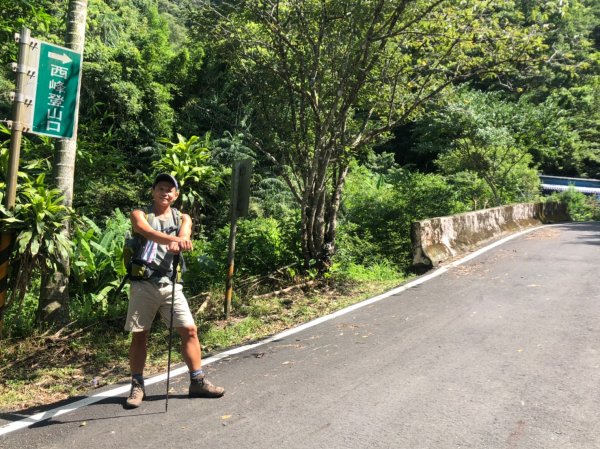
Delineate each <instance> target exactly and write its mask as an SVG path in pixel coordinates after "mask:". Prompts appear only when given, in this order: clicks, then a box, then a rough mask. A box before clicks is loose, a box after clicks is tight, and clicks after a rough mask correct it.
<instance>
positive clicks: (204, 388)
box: [177, 324, 225, 398]
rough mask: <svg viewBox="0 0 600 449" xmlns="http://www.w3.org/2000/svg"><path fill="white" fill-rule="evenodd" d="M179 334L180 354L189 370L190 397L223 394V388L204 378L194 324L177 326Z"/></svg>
mask: <svg viewBox="0 0 600 449" xmlns="http://www.w3.org/2000/svg"><path fill="white" fill-rule="evenodd" d="M177 333H179V335H180V336H181V354H182V356H183V360H185V364H186V365H187V367H188V369H189V370H190V390H189V395H190V397H200V398H219V397H221V396H223V395H224V394H225V389H224V388H222V387H217V386H215V385H213V384H211V383H210V382H209V381H208V380H206V377H205V374H204V371H202V360H201V349H200V341H199V340H198V329H197V328H196V325H195V324H191V325H187V326H184V327H178V328H177Z"/></svg>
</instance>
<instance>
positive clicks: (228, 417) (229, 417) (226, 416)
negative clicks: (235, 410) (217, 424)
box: [221, 415, 231, 419]
mask: <svg viewBox="0 0 600 449" xmlns="http://www.w3.org/2000/svg"><path fill="white" fill-rule="evenodd" d="M221 419H231V415H223V416H221Z"/></svg>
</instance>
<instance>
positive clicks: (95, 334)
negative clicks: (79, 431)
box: [0, 271, 405, 413]
mask: <svg viewBox="0 0 600 449" xmlns="http://www.w3.org/2000/svg"><path fill="white" fill-rule="evenodd" d="M373 273H374V271H371V272H370V275H367V274H366V273H365V276H364V278H363V280H360V281H356V280H352V281H350V280H348V279H345V280H344V279H337V280H335V281H333V280H329V281H328V282H326V283H323V284H320V285H319V286H318V287H313V288H311V289H304V290H294V291H291V292H289V293H287V294H285V295H281V296H273V297H257V298H250V299H246V300H244V301H239V300H237V298H236V300H237V301H236V302H234V311H233V313H232V316H231V317H230V320H229V321H224V320H219V319H216V318H215V317H216V316H217V312H216V311H217V310H218V309H219V308H220V304H219V302H220V300H219V301H214V303H213V304H212V307H208V308H207V309H205V311H204V312H202V313H199V314H197V324H198V327H199V332H200V339H201V342H202V349H203V356H204V357H207V356H209V355H210V354H211V353H215V352H218V351H222V350H224V349H227V348H230V347H233V346H238V345H242V344H247V343H249V342H253V341H257V340H260V339H263V338H265V337H268V336H271V335H274V334H276V333H278V332H280V331H282V330H285V329H288V328H290V327H293V326H296V325H299V324H301V323H304V322H307V321H310V320H312V319H314V318H317V317H320V316H323V315H327V314H329V313H332V312H334V311H336V310H339V309H342V308H344V307H346V306H349V305H351V304H354V303H356V302H359V301H361V300H363V299H366V298H369V297H371V296H373V295H376V294H379V293H381V292H384V291H387V290H389V289H391V288H393V287H395V286H397V285H399V284H400V283H401V282H403V281H404V280H405V279H402V278H400V277H399V276H391V275H390V274H389V273H387V272H386V273H385V275H384V276H378V275H375V276H374V275H373ZM357 277H360V276H357ZM374 278H375V279H374ZM219 297H220V296H219ZM197 306H198V304H194V303H193V302H192V301H190V307H191V309H192V310H198V307H197ZM177 340H178V337H177ZM177 340H175V341H176V342H175V346H174V347H177V346H178V342H177ZM129 342H130V336H129V334H128V333H126V332H125V331H124V330H123V319H121V320H111V321H104V322H101V323H97V324H94V325H92V326H90V327H88V328H84V329H75V328H69V329H67V330H65V331H63V333H61V334H58V335H57V334H54V335H34V336H32V337H29V338H27V339H22V340H19V339H13V340H10V339H5V340H0V412H3V413H6V412H16V411H23V410H29V411H34V410H35V409H37V408H39V407H41V406H44V405H48V404H52V403H55V402H58V401H61V400H64V399H67V398H69V397H74V396H81V395H86V394H88V393H89V392H90V391H91V390H94V389H95V388H99V387H102V386H105V385H110V384H113V383H116V382H118V381H122V380H124V379H127V378H128V376H129V363H128V349H129ZM167 352H168V329H167V328H166V326H164V325H163V324H162V323H161V322H160V320H156V321H155V325H154V327H153V330H152V332H151V336H150V342H149V345H148V361H147V364H146V370H145V375H147V376H151V375H153V374H156V373H159V372H162V371H164V369H165V366H166V361H167ZM181 361H182V359H181V356H180V354H179V351H178V350H175V351H173V353H172V363H179V362H181Z"/></svg>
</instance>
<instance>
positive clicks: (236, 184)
mask: <svg viewBox="0 0 600 449" xmlns="http://www.w3.org/2000/svg"><path fill="white" fill-rule="evenodd" d="M251 176H252V161H251V160H250V159H245V160H243V161H236V162H234V164H233V172H232V177H231V225H230V228H229V251H228V254H227V281H226V284H225V307H224V311H225V319H227V320H228V319H229V314H230V313H231V297H232V295H233V272H234V255H235V237H236V234H237V219H238V217H245V216H246V215H248V206H249V203H250V178H251Z"/></svg>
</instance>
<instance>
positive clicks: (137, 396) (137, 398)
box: [125, 379, 146, 408]
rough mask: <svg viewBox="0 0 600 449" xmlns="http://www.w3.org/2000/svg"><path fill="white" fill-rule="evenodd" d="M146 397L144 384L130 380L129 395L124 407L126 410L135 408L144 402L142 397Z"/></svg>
mask: <svg viewBox="0 0 600 449" xmlns="http://www.w3.org/2000/svg"><path fill="white" fill-rule="evenodd" d="M145 395H146V391H145V390H144V384H141V383H140V382H139V381H137V380H135V379H132V380H131V392H130V393H129V397H128V398H127V400H126V401H125V407H127V408H137V407H139V406H140V405H141V404H142V401H143V400H144V396H145Z"/></svg>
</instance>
